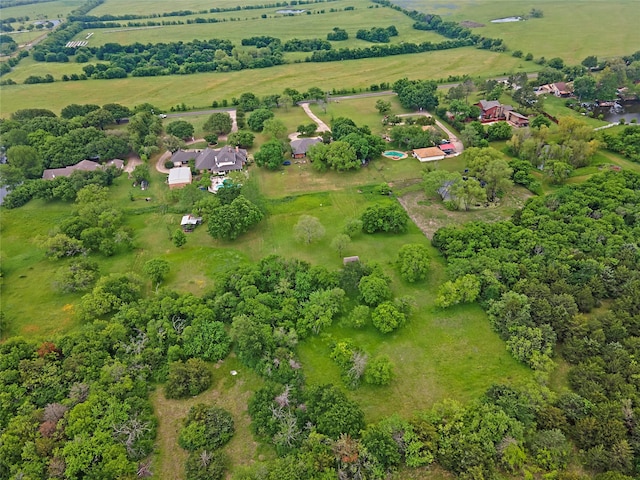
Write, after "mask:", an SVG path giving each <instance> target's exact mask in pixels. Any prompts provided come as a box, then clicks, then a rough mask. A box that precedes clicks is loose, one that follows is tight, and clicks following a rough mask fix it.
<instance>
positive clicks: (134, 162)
mask: <svg viewBox="0 0 640 480" xmlns="http://www.w3.org/2000/svg"><path fill="white" fill-rule="evenodd" d="M138 165H142V160H141V159H140V157H139V156H138V155H136V154H135V153H133V154H131V155H129V157H127V164H126V165H125V166H124V171H125V172H126V173H131V172H133V169H134V168H136V167H137V166H138Z"/></svg>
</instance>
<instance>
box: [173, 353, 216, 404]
mask: <svg viewBox="0 0 640 480" xmlns="http://www.w3.org/2000/svg"><path fill="white" fill-rule="evenodd" d="M210 386H211V372H210V371H209V368H208V367H207V364H206V363H205V362H204V361H203V360H201V359H199V358H190V359H189V360H187V361H186V362H185V363H183V362H180V361H178V362H173V363H171V364H169V376H168V378H167V383H166V385H165V395H166V397H167V398H184V397H188V396H193V395H197V394H199V393H201V392H204V391H205V390H206V389H207V388H209V387H210Z"/></svg>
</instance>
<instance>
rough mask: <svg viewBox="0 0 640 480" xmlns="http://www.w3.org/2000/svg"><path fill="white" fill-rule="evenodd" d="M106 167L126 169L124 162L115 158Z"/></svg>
mask: <svg viewBox="0 0 640 480" xmlns="http://www.w3.org/2000/svg"><path fill="white" fill-rule="evenodd" d="M104 166H105V167H116V168H117V169H119V170H122V169H123V168H124V160H120V159H119V158H114V159H113V160H109V161H108V162H107V163H105V164H104Z"/></svg>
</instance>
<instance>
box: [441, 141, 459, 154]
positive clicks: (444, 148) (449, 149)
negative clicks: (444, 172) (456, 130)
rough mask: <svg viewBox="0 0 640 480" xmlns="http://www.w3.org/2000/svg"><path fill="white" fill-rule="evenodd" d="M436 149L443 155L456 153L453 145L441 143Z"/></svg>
mask: <svg viewBox="0 0 640 480" xmlns="http://www.w3.org/2000/svg"><path fill="white" fill-rule="evenodd" d="M438 148H439V149H440V150H442V151H443V152H445V153H447V152H455V151H456V147H455V145H454V144H453V143H443V144H442V145H438Z"/></svg>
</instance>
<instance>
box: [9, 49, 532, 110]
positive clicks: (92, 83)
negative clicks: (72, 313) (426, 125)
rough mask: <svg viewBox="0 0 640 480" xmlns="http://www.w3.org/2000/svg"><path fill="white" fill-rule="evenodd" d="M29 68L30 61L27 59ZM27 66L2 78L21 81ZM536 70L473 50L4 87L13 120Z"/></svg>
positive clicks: (61, 67) (58, 67)
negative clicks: (109, 106)
mask: <svg viewBox="0 0 640 480" xmlns="http://www.w3.org/2000/svg"><path fill="white" fill-rule="evenodd" d="M25 65H29V64H28V63H27V62H26V61H25ZM53 65H55V67H54V66H53ZM21 66H22V64H20V66H19V67H18V68H17V69H16V71H14V72H11V73H9V74H7V75H4V76H3V78H11V79H14V77H16V78H18V79H19V78H22V77H23V76H24V75H23V74H21V73H20V68H22V67H21ZM50 67H51V71H55V72H56V74H57V75H54V77H56V78H57V79H58V78H59V75H62V74H63V72H64V73H73V72H76V73H77V72H78V67H80V64H73V63H65V64H52V63H40V64H38V65H35V64H34V65H33V66H32V67H29V68H33V72H34V73H35V72H39V73H38V75H44V74H46V73H49V70H50ZM534 67H537V65H534V64H533V63H531V62H524V61H522V60H521V59H517V58H513V57H511V56H509V55H501V54H497V53H493V52H488V51H486V50H478V49H475V48H473V47H466V48H457V49H454V50H444V51H439V52H427V53H418V54H412V55H398V56H393V57H385V58H368V59H362V60H352V61H349V62H327V63H300V64H287V65H280V66H277V67H271V68H269V69H266V70H264V71H260V70H253V71H239V72H227V73H219V72H216V73H201V74H194V75H183V76H161V77H130V78H124V79H116V80H88V81H79V82H55V83H49V84H37V85H11V86H5V87H3V88H2V91H1V92H0V96H1V97H0V98H1V100H2V112H1V115H2V116H3V117H6V116H8V115H9V114H10V113H11V112H14V111H16V110H19V109H22V108H49V109H51V110H53V111H54V112H59V111H60V110H61V109H62V108H63V107H64V106H66V105H69V104H70V103H95V104H98V105H104V104H105V103H111V102H115V103H121V104H123V105H128V106H134V105H137V104H139V103H143V102H150V103H152V104H154V105H156V106H157V107H159V108H162V109H165V110H167V109H169V108H170V107H171V106H172V105H176V104H179V103H182V102H185V103H186V104H187V106H188V107H189V108H191V107H194V108H206V107H207V106H210V105H211V102H212V101H213V100H218V101H220V100H222V99H224V98H226V99H229V100H230V99H231V97H234V96H236V97H237V96H239V95H240V94H241V93H243V92H253V93H255V94H257V95H268V94H271V93H280V92H282V90H284V89H285V88H287V87H290V88H295V89H297V90H300V91H306V90H308V89H309V87H312V86H318V87H320V88H322V89H323V90H328V91H331V89H334V88H335V89H342V88H345V87H348V88H354V89H356V90H360V89H365V88H368V87H369V86H370V85H371V84H373V83H375V84H378V83H380V82H394V81H396V80H398V79H399V78H402V77H408V78H410V79H438V78H447V77H448V76H449V75H465V74H466V75H470V76H472V77H480V76H482V77H491V76H497V75H504V74H509V73H510V72H519V71H527V72H530V71H533V70H534ZM54 69H55V70H54ZM65 69H68V70H65ZM256 77H259V78H260V81H259V82H256ZM16 81H18V80H16Z"/></svg>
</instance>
